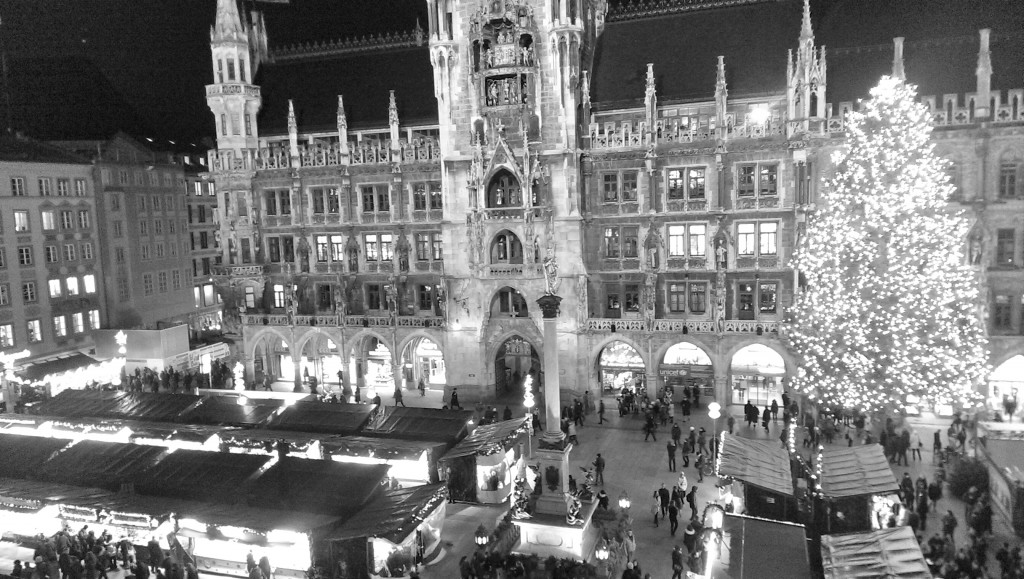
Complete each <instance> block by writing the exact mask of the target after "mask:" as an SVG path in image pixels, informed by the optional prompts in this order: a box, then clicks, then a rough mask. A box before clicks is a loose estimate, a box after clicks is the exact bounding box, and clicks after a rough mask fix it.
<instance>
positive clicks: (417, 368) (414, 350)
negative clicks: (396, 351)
mask: <svg viewBox="0 0 1024 579" xmlns="http://www.w3.org/2000/svg"><path fill="white" fill-rule="evenodd" d="M401 361H402V383H403V385H404V386H405V388H407V389H412V388H416V387H417V386H418V384H419V381H420V380H421V379H422V380H423V386H424V387H425V388H427V389H430V388H432V387H440V388H444V385H445V384H446V383H447V379H446V374H445V365H444V352H443V351H442V350H441V347H440V346H438V345H437V343H436V342H434V341H433V340H431V339H430V338H428V337H426V336H414V337H413V338H411V339H410V340H409V341H408V342H406V344H405V346H404V347H403V348H402V358H401Z"/></svg>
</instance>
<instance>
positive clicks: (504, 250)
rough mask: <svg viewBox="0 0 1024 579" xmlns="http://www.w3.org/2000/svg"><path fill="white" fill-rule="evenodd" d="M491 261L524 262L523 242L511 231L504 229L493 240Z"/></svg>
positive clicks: (497, 262)
mask: <svg viewBox="0 0 1024 579" xmlns="http://www.w3.org/2000/svg"><path fill="white" fill-rule="evenodd" d="M490 255H491V263H492V264H500V263H513V264H519V263H523V243H522V242H521V241H519V236H517V235H516V234H515V233H512V232H511V231H508V230H507V229H506V230H502V231H500V232H498V234H497V235H495V236H494V239H493V240H492V241H491V251H490Z"/></svg>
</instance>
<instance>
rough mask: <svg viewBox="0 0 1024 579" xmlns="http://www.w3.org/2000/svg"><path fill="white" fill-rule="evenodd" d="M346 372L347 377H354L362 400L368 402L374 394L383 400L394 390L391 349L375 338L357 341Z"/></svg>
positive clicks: (368, 336)
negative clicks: (347, 372) (347, 373)
mask: <svg viewBox="0 0 1024 579" xmlns="http://www.w3.org/2000/svg"><path fill="white" fill-rule="evenodd" d="M348 371H349V376H355V382H356V386H358V387H359V389H360V395H361V399H362V400H370V399H371V398H373V396H374V395H375V394H380V395H381V398H384V397H385V396H387V395H388V393H390V392H392V391H394V389H395V372H394V368H393V365H392V363H391V348H388V346H387V344H385V343H384V342H383V341H382V340H381V339H380V338H378V337H377V336H374V335H367V336H363V337H361V338H358V339H357V341H356V343H355V344H354V345H353V348H352V355H351V357H350V358H349V363H348Z"/></svg>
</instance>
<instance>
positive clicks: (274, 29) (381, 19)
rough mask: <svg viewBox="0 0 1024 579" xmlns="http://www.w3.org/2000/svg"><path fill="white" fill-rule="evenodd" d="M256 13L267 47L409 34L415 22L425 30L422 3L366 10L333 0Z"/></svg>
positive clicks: (379, 4) (387, 3)
mask: <svg viewBox="0 0 1024 579" xmlns="http://www.w3.org/2000/svg"><path fill="white" fill-rule="evenodd" d="M257 10H258V11H260V12H262V13H263V21H264V23H265V24H266V26H267V37H268V38H267V41H268V42H269V44H270V46H271V47H279V46H289V45H293V44H297V43H302V44H305V43H307V42H322V41H329V40H339V39H343V38H344V39H347V38H354V37H362V36H365V35H373V34H379V33H387V32H394V31H406V30H412V29H413V28H414V27H415V26H416V23H417V21H419V22H420V26H421V27H422V28H424V29H425V28H426V26H427V4H426V2H418V1H410V0H375V1H374V2H373V6H372V8H370V9H365V8H362V7H358V8H357V7H353V6H351V5H349V4H345V3H338V2H337V0H290V1H289V2H287V3H284V4H270V3H262V4H260V5H259V6H258V7H257Z"/></svg>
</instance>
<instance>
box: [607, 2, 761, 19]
mask: <svg viewBox="0 0 1024 579" xmlns="http://www.w3.org/2000/svg"><path fill="white" fill-rule="evenodd" d="M779 1H781V0H629V1H628V2H623V3H622V4H618V5H614V6H611V7H609V8H608V15H607V17H606V18H605V20H606V21H607V22H620V21H623V20H638V19H641V18H654V17H657V16H667V15H670V14H679V13H682V12H693V11H697V10H708V9H712V8H727V7H730V6H741V5H744V4H761V3H767V2H779Z"/></svg>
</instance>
